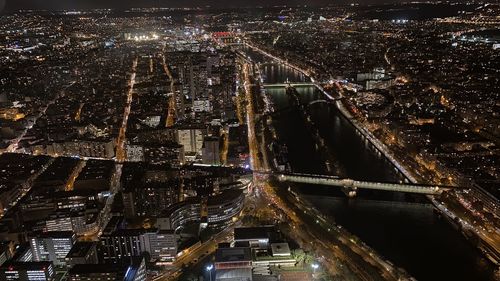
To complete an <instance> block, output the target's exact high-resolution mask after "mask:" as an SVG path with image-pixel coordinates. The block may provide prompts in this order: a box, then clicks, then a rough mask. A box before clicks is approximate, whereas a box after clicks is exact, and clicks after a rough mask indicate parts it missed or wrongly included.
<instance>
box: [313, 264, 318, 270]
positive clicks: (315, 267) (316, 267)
mask: <svg viewBox="0 0 500 281" xmlns="http://www.w3.org/2000/svg"><path fill="white" fill-rule="evenodd" d="M311 267H312V268H313V269H314V270H316V269H318V268H319V264H317V263H313V264H311Z"/></svg>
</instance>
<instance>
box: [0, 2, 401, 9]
mask: <svg viewBox="0 0 500 281" xmlns="http://www.w3.org/2000/svg"><path fill="white" fill-rule="evenodd" d="M391 1H393V2H395V1H398V0H0V9H2V6H3V8H4V9H5V10H8V11H13V10H18V9H88V8H118V9H121V8H130V7H151V6H160V7H189V6H206V5H210V6H213V7H242V6H245V7H247V6H258V5H264V6H270V5H285V4H286V5H298V4H301V5H327V4H332V3H352V2H362V3H377V2H378V3H382V2H391Z"/></svg>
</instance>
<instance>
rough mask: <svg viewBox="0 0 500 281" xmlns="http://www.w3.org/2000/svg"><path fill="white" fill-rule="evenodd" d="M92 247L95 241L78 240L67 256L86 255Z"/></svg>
mask: <svg viewBox="0 0 500 281" xmlns="http://www.w3.org/2000/svg"><path fill="white" fill-rule="evenodd" d="M92 247H95V243H94V242H76V243H75V245H73V247H71V250H70V251H69V253H68V255H66V258H75V257H84V256H85V255H87V253H88V252H89V251H90V250H91V249H92Z"/></svg>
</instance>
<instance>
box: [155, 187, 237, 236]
mask: <svg viewBox="0 0 500 281" xmlns="http://www.w3.org/2000/svg"><path fill="white" fill-rule="evenodd" d="M244 199H245V195H244V194H243V191H242V190H226V191H224V192H222V193H219V194H217V195H215V196H211V197H209V198H208V199H206V200H203V199H201V198H188V199H187V200H185V201H183V202H180V203H177V204H174V205H172V206H171V207H170V208H169V209H168V210H167V211H166V212H165V216H164V218H163V219H162V218H159V219H158V220H157V226H158V227H160V228H163V229H165V228H171V229H177V228H179V227H182V226H184V225H186V224H187V223H189V222H200V221H201V220H202V218H203V217H205V216H206V218H207V222H208V224H224V223H227V222H229V221H230V220H231V219H232V218H233V217H234V216H236V215H238V213H239V212H240V211H241V209H242V207H243V200H244ZM205 202H206V203H205ZM205 204H206V208H205ZM160 224H161V225H160Z"/></svg>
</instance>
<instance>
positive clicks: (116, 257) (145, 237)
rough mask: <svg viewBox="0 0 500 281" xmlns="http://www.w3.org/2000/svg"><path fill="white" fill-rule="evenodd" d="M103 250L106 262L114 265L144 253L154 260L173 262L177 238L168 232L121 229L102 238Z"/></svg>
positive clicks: (171, 232)
mask: <svg viewBox="0 0 500 281" xmlns="http://www.w3.org/2000/svg"><path fill="white" fill-rule="evenodd" d="M101 249H102V251H103V252H102V256H103V258H104V260H105V261H109V262H113V263H117V262H119V261H121V260H123V259H124V258H130V257H137V256H140V255H141V254H142V253H144V252H147V253H149V255H150V257H151V259H152V260H161V261H172V260H173V259H174V258H175V255H176V254H177V236H176V234H175V233H174V232H173V231H168V230H161V231H158V230H156V229H147V230H146V229H119V230H116V231H113V232H111V233H109V234H104V235H103V236H101Z"/></svg>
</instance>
